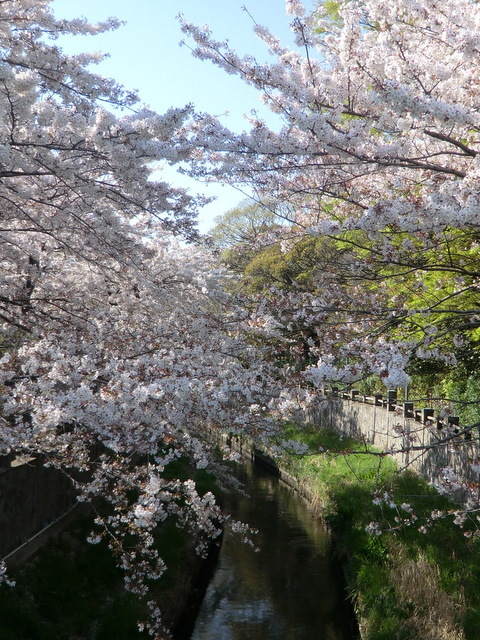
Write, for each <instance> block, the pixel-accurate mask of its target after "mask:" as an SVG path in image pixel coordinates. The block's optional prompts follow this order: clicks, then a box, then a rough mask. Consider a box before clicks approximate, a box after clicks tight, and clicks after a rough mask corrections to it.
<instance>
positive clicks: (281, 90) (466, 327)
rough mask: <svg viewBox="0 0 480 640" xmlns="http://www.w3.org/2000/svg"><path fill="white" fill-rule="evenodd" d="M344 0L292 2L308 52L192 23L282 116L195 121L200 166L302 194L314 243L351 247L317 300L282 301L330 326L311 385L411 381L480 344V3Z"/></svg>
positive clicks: (201, 52)
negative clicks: (371, 375)
mask: <svg viewBox="0 0 480 640" xmlns="http://www.w3.org/2000/svg"><path fill="white" fill-rule="evenodd" d="M334 4H335V7H334V9H335V11H333V13H332V6H331V5H332V3H329V5H328V6H329V10H327V8H326V7H325V6H324V5H323V3H319V6H318V9H317V10H316V11H315V12H313V13H312V14H307V13H306V11H305V8H304V6H303V5H302V4H301V3H300V2H298V1H297V0H287V3H286V6H287V12H289V13H290V14H291V15H292V23H291V24H292V29H293V31H294V34H295V36H296V43H297V45H298V49H297V50H289V49H287V48H285V47H283V46H282V44H281V42H280V41H279V40H278V39H277V38H276V37H275V36H274V35H272V34H271V33H270V32H269V31H268V29H267V28H265V27H262V26H259V25H256V26H255V30H256V33H257V35H258V36H259V37H260V38H261V39H262V40H263V41H264V42H265V44H266V46H267V47H268V49H269V51H270V53H271V54H272V55H273V56H274V57H275V58H276V60H275V61H274V62H272V63H271V64H260V63H259V62H257V61H256V60H254V59H252V57H251V56H244V57H242V56H240V55H238V54H237V53H236V52H234V51H232V50H231V49H230V48H229V46H228V43H223V42H219V41H216V40H215V39H214V38H213V36H212V34H211V33H209V32H208V30H206V29H200V28H198V27H195V26H194V25H191V24H188V23H186V22H185V21H184V22H183V29H184V31H185V33H186V34H187V35H188V36H189V38H190V39H193V41H194V43H195V44H194V49H193V52H194V55H196V56H198V57H200V58H202V59H207V60H210V61H212V62H213V63H214V64H216V65H218V66H220V67H221V68H223V69H224V70H225V71H226V72H228V73H230V74H236V75H238V76H239V77H240V78H242V79H243V80H244V81H245V82H247V83H248V84H251V85H253V86H255V87H257V88H258V90H259V92H260V94H261V97H262V99H263V101H264V102H265V103H266V104H267V105H268V106H269V107H270V108H271V110H272V111H273V112H274V113H275V114H277V115H278V116H279V117H280V119H281V121H283V125H282V126H281V127H279V128H277V129H276V128H275V127H274V126H269V125H268V124H267V123H266V122H264V121H261V120H260V119H258V118H256V117H255V116H252V117H251V118H250V124H251V128H250V130H249V131H244V132H241V133H232V132H228V131H226V130H225V128H224V127H223V126H222V125H221V123H219V122H218V121H217V120H216V119H214V118H212V117H210V116H205V117H204V118H203V119H197V121H196V123H195V126H194V127H193V128H192V140H193V141H194V142H195V143H196V144H197V145H198V151H197V156H196V159H195V163H194V165H193V168H192V173H193V174H194V175H200V176H204V177H208V178H209V179H212V180H225V181H230V182H232V183H235V184H241V185H249V186H250V187H251V188H253V190H254V191H255V192H256V193H257V194H258V197H259V198H268V197H269V198H274V199H277V200H278V201H280V202H282V203H288V204H289V206H290V208H291V209H293V210H294V214H293V215H292V217H291V220H292V223H293V225H294V228H296V229H297V231H298V234H299V235H300V236H301V235H302V234H303V235H304V234H313V235H319V236H328V237H331V238H333V239H334V240H335V241H336V242H337V243H338V246H341V247H343V248H349V249H350V250H351V255H353V257H354V259H353V260H350V265H349V267H350V275H348V273H347V272H346V270H345V269H343V268H342V274H341V278H340V282H339V278H338V274H335V273H332V272H330V273H328V272H327V273H319V274H318V279H317V289H316V291H317V293H316V295H315V296H314V297H313V298H312V295H311V293H309V297H308V299H307V298H305V297H302V296H301V295H299V296H298V297H297V301H296V302H295V301H294V300H293V299H292V293H291V292H289V299H288V300H287V301H284V302H282V303H281V305H282V307H284V308H285V307H289V308H290V309H297V310H298V312H299V313H301V314H302V315H303V316H305V315H308V316H309V320H308V322H309V324H312V323H315V321H316V322H317V326H318V333H319V337H320V339H321V341H322V345H321V350H320V351H321V353H320V355H321V362H320V363H319V366H318V367H316V368H314V369H312V371H311V373H310V378H311V379H312V380H313V379H314V380H315V381H318V382H320V381H322V380H327V379H337V380H341V381H344V382H346V383H348V382H352V381H354V380H355V379H357V378H358V377H359V376H362V375H364V374H365V373H366V372H368V371H370V372H372V371H373V372H375V373H378V374H380V375H381V376H382V377H383V379H384V380H385V383H386V384H387V385H391V386H403V385H404V384H405V383H406V382H408V376H407V374H406V373H405V369H406V367H407V365H408V363H409V361H410V360H411V358H412V356H414V357H417V358H420V359H425V358H429V359H432V358H433V359H440V360H442V359H443V360H445V361H446V362H448V363H449V364H453V363H454V362H455V348H454V347H455V344H457V345H458V344H459V343H460V342H461V341H463V340H465V339H467V342H468V343H469V344H470V345H473V348H477V347H476V346H475V345H477V343H478V327H479V317H480V316H479V305H478V282H479V280H478V277H479V271H478V262H477V261H476V259H475V257H476V251H477V244H478V228H479V220H480V210H479V196H480V194H479V191H478V160H477V155H478V127H479V114H478V104H477V99H476V95H477V85H478V73H479V71H478V69H479V65H478V23H479V20H480V12H479V8H478V7H479V5H478V4H477V3H474V2H470V0H455V1H454V2H449V3H448V6H445V5H444V4H442V3H439V2H434V1H431V0H425V1H422V0H420V1H419V2H414V3H412V2H411V1H410V0H394V1H393V2H390V1H389V2H386V1H385V2H378V1H377V0H375V1H374V0H371V1H369V0H358V1H357V0H351V1H345V2H344V1H339V2H337V3H334ZM333 14H334V15H333ZM290 236H291V234H290ZM288 241H289V242H291V239H290V238H289V240H288ZM436 274H437V275H438V277H437V278H436V279H435V275H436ZM430 276H431V277H430ZM429 278H430V280H429V282H428V279H429ZM435 281H438V282H437V286H436V289H437V291H436V292H435V291H433V293H434V294H435V295H432V283H434V282H435ZM452 281H454V285H453V286H448V287H446V286H445V284H446V282H452ZM342 282H343V283H344V284H343V285H342ZM345 285H346V286H345ZM433 286H434V287H435V285H433ZM415 289H416V290H417V291H421V290H422V289H423V290H425V291H427V290H428V292H429V293H428V295H425V296H423V297H422V296H416V297H415V296H413V295H412V291H413V290H415ZM277 299H278V297H277ZM332 314H333V315H332ZM276 315H277V317H278V318H279V319H280V321H281V314H279V313H277V314H276ZM392 327H396V328H397V331H396V334H394V336H393V337H392V333H391V331H390V330H391V328H392ZM446 335H447V336H449V337H448V339H445V336H446Z"/></svg>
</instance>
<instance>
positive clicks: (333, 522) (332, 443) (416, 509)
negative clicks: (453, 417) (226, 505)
mask: <svg viewBox="0 0 480 640" xmlns="http://www.w3.org/2000/svg"><path fill="white" fill-rule="evenodd" d="M285 435H286V436H287V438H289V439H293V440H298V441H302V442H304V443H305V444H307V445H308V446H309V453H308V454H306V455H301V456H299V455H293V454H292V455H287V454H286V455H285V456H284V457H283V458H282V460H281V461H280V463H281V466H282V467H283V468H285V469H286V471H287V472H288V473H289V474H290V475H292V476H294V477H295V478H297V480H298V481H299V482H300V483H301V484H302V485H303V486H304V487H305V488H306V489H307V490H308V491H309V493H310V495H311V496H312V501H313V504H314V505H315V506H316V507H318V509H319V510H321V513H322V515H323V517H324V518H325V520H326V521H327V523H328V525H329V526H330V528H331V530H332V533H333V535H334V537H335V540H336V543H337V549H338V553H339V554H340V556H341V560H342V563H343V565H344V567H345V572H346V576H347V581H348V585H349V588H350V593H351V597H352V599H353V600H354V603H355V608H356V612H357V615H358V618H359V623H360V626H361V632H362V638H363V640H478V638H480V589H479V585H480V541H479V540H478V538H475V537H471V538H467V537H466V536H465V535H464V534H465V529H468V524H467V525H466V527H465V528H464V529H462V528H460V527H458V526H456V525H454V524H453V523H452V517H437V518H434V519H432V517H431V514H432V512H434V513H435V514H440V513H442V514H446V513H453V511H455V509H456V507H455V505H453V504H452V503H450V502H449V501H448V500H447V499H446V498H445V497H444V496H441V495H439V494H438V493H437V492H436V490H435V489H434V488H433V487H431V486H429V485H428V484H427V483H426V482H425V481H423V480H422V479H421V478H419V477H418V476H416V475H414V474H412V473H408V472H403V473H398V472H397V469H396V467H395V464H394V462H393V460H392V459H391V458H388V457H381V456H379V455H375V452H372V455H369V454H352V453H350V451H354V450H358V449H359V445H358V443H357V442H355V441H353V440H351V439H349V438H343V437H342V436H341V435H340V434H338V433H336V432H332V431H329V430H324V429H319V428H318V427H312V428H311V429H308V428H307V429H305V427H302V428H298V427H296V426H295V425H291V424H288V425H286V426H285ZM371 523H379V524H380V525H381V526H382V528H387V529H389V531H387V532H385V533H382V534H381V535H376V534H375V533H369V532H368V531H367V529H368V528H369V525H370V530H371V531H373V529H374V528H373V526H372V525H371ZM427 526H428V530H427V533H424V527H427Z"/></svg>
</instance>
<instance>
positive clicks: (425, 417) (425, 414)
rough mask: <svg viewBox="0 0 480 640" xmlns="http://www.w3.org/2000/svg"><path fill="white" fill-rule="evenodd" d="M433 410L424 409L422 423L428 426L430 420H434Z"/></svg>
mask: <svg viewBox="0 0 480 640" xmlns="http://www.w3.org/2000/svg"><path fill="white" fill-rule="evenodd" d="M433 413H434V411H433V409H422V423H423V424H427V422H428V421H429V420H430V418H433Z"/></svg>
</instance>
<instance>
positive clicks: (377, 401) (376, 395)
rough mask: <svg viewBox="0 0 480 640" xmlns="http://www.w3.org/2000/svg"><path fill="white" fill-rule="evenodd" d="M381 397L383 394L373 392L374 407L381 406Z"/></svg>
mask: <svg viewBox="0 0 480 640" xmlns="http://www.w3.org/2000/svg"><path fill="white" fill-rule="evenodd" d="M382 398H383V395H382V394H381V393H374V394H373V399H374V404H375V406H376V407H381V406H382Z"/></svg>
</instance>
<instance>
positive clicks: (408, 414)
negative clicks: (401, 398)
mask: <svg viewBox="0 0 480 640" xmlns="http://www.w3.org/2000/svg"><path fill="white" fill-rule="evenodd" d="M403 417H404V418H413V402H404V403H403Z"/></svg>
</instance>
